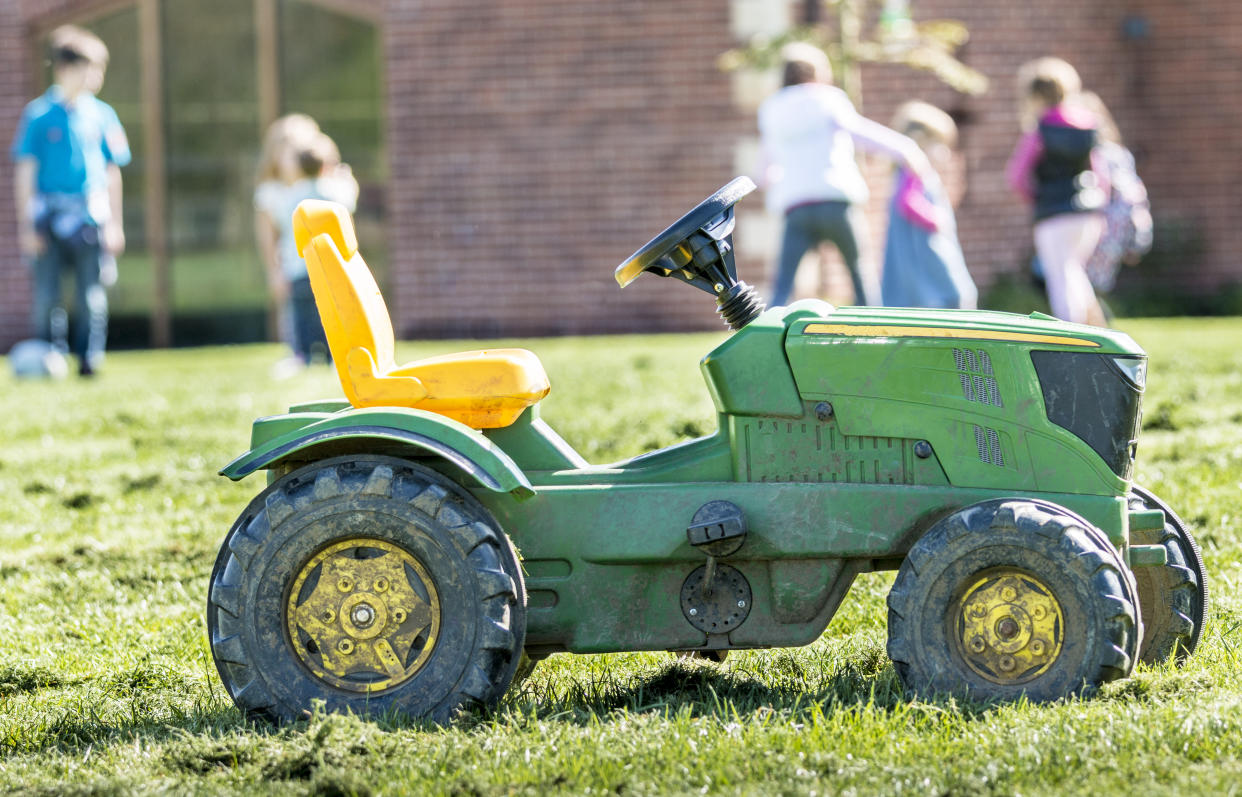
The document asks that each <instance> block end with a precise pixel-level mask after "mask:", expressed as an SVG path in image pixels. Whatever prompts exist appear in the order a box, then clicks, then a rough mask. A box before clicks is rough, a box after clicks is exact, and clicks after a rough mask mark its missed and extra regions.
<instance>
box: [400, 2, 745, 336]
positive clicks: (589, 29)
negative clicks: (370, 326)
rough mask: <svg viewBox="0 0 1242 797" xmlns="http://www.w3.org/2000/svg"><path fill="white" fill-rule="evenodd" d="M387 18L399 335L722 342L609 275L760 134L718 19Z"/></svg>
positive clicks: (670, 296) (692, 303)
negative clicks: (648, 335)
mask: <svg viewBox="0 0 1242 797" xmlns="http://www.w3.org/2000/svg"><path fill="white" fill-rule="evenodd" d="M387 8H388V18H387V22H386V25H385V31H386V32H387V41H386V46H387V48H388V59H389V72H388V85H389V95H390V98H391V105H390V114H391V115H390V118H389V134H388V141H389V151H390V153H391V162H392V182H391V186H390V189H389V197H390V204H389V218H390V224H391V228H390V233H389V234H390V241H391V253H392V254H391V258H392V272H393V280H392V283H393V285H394V287H395V295H394V296H393V297H392V301H391V304H393V305H395V307H396V315H397V317H398V321H397V327H398V330H399V334H404V335H411V336H417V335H422V334H444V333H453V334H461V333H468V334H482V335H489V334H497V333H504V334H530V333H533V334H539V333H579V332H604V331H621V330H627V331H628V330H646V329H657V328H658V329H683V328H690V327H697V328H701V327H703V326H708V327H711V326H712V325H713V324H715V323H718V322H716V321H714V320H713V319H714V315H713V312H714V302H713V301H712V299H711V298H710V297H708V296H707V295H705V294H699V293H697V292H696V291H693V289H690V288H688V287H687V286H684V285H672V284H669V283H668V282H666V281H663V280H659V279H656V278H644V279H640V280H639V281H638V282H636V283H635V284H634V285H632V286H631V287H629V288H627V289H626V291H625V293H624V294H623V293H621V292H619V290H618V288H617V285H616V282H614V281H613V277H612V272H613V269H614V268H615V267H616V266H617V264H618V263H620V262H621V261H622V260H623V259H624V258H625V257H626V256H628V255H629V254H630V253H631V252H632V251H633V250H635V249H637V248H638V247H639V246H640V245H642V244H643V243H645V242H646V241H647V239H648V238H650V237H651V236H653V235H654V234H655V233H657V232H659V231H660V230H661V229H662V228H663V227H664V226H666V225H667V224H669V223H671V222H672V221H674V220H676V219H677V217H678V216H680V215H681V214H682V213H684V212H685V211H687V210H689V209H690V208H691V207H693V205H694V204H695V203H697V202H698V201H699V200H701V199H703V198H704V197H705V196H707V195H708V194H709V193H711V192H712V191H713V190H715V189H716V188H718V187H719V186H721V185H723V184H724V183H725V182H727V181H728V180H729V179H730V178H731V177H733V174H732V169H733V166H732V164H733V146H734V142H735V141H736V139H737V137H738V136H739V135H742V134H744V133H746V132H747V131H748V130H749V128H750V126H751V124H752V122H751V120H750V119H749V118H748V117H743V116H742V115H741V114H740V113H738V112H737V111H736V110H735V109H734V106H733V103H732V99H731V89H730V84H729V81H728V79H727V78H726V77H725V76H724V75H722V74H720V73H719V72H718V71H717V69H716V67H715V59H716V56H717V55H719V54H720V53H721V52H722V51H723V50H725V49H727V48H728V47H729V46H731V44H732V42H731V40H730V38H729V33H728V31H729V19H728V4H727V3H724V2H719V1H718V0H707V1H705V2H693V3H691V2H677V3H653V2H633V0H627V1H626V2H607V3H582V2H578V0H544V1H543V2H530V0H501V1H500V2H495V1H493V0H423V1H422V2H401V1H396V2H390V3H389V4H388V7H387ZM692 294H693V295H692Z"/></svg>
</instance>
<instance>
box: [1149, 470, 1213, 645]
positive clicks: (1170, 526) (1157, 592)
mask: <svg viewBox="0 0 1242 797" xmlns="http://www.w3.org/2000/svg"><path fill="white" fill-rule="evenodd" d="M1130 508H1131V509H1159V510H1161V511H1162V512H1164V528H1163V529H1161V530H1159V531H1147V532H1131V533H1130V542H1131V543H1133V544H1135V545H1163V546H1164V549H1165V552H1166V554H1167V556H1168V563H1167V564H1165V565H1164V566H1163V567H1139V568H1135V570H1134V578H1135V582H1136V584H1137V587H1138V599H1139V608H1140V610H1141V612H1142V616H1143V639H1142V642H1140V643H1139V661H1141V662H1143V663H1144V664H1161V663H1163V662H1166V661H1168V660H1169V659H1172V660H1173V662H1174V663H1175V664H1177V665H1179V666H1180V665H1181V664H1184V663H1185V661H1186V659H1187V658H1188V657H1189V656H1190V654H1192V653H1194V652H1195V648H1196V647H1198V645H1199V636H1200V635H1201V634H1202V633H1203V621H1204V620H1205V619H1206V617H1207V612H1208V584H1207V571H1206V569H1204V567H1203V554H1202V552H1201V551H1200V550H1199V544H1198V543H1197V542H1195V538H1194V537H1193V536H1191V534H1190V531H1189V530H1188V529H1187V528H1186V524H1185V523H1183V522H1182V519H1181V518H1179V517H1178V516H1177V513H1175V512H1174V511H1173V510H1172V509H1171V508H1170V507H1169V505H1168V504H1166V503H1165V502H1164V501H1161V500H1160V499H1159V498H1157V497H1156V496H1155V495H1153V494H1152V493H1151V492H1150V491H1148V490H1145V489H1144V488H1142V487H1139V486H1138V485H1137V484H1136V485H1134V486H1133V487H1132V488H1131V497H1130Z"/></svg>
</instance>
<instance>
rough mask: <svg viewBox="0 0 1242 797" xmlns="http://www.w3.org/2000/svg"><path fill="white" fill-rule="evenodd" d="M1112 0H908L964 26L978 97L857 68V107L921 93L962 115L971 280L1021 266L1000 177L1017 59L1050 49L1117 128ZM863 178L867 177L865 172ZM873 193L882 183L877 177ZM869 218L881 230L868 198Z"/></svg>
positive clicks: (1121, 116)
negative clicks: (981, 80) (1109, 112)
mask: <svg viewBox="0 0 1242 797" xmlns="http://www.w3.org/2000/svg"><path fill="white" fill-rule="evenodd" d="M1121 5H1122V4H1120V3H1113V2H1097V3H1072V2H1057V3H1039V4H1027V3H1017V2H1006V3H976V2H970V0H918V2H916V3H914V9H915V13H916V18H918V19H936V18H949V19H959V20H962V21H963V22H965V23H966V25H967V27H968V28H969V30H970V41H969V42H968V43H967V45H966V46H965V48H964V49H963V50H962V51H961V53H960V55H961V57H962V60H964V61H965V62H966V63H967V64H969V65H970V66H972V67H974V68H975V69H978V70H980V71H981V72H983V73H984V74H985V75H987V76H988V78H989V80H990V86H989V90H988V92H987V93H986V94H985V95H983V96H981V97H968V96H965V95H961V94H958V93H957V92H955V91H953V90H952V89H950V88H948V87H946V86H944V85H943V84H941V83H939V82H938V81H937V80H936V79H935V78H933V77H932V76H930V75H927V74H923V73H918V72H914V71H912V70H910V69H906V68H899V67H888V66H885V67H879V66H875V67H867V68H866V69H865V70H864V73H863V92H864V98H863V107H862V110H863V112H864V113H865V114H866V115H868V116H870V117H872V118H874V119H876V120H878V121H881V122H885V123H887V122H888V121H889V120H890V119H891V118H892V114H893V111H894V110H895V109H896V107H897V105H899V104H900V103H901V102H903V101H905V100H907V99H915V98H918V99H925V100H927V101H928V102H932V103H934V104H936V105H938V106H939V107H941V108H944V109H945V110H948V111H951V112H957V113H959V114H964V115H965V116H966V118H967V122H966V124H964V125H963V126H962V128H961V130H960V137H961V140H960V142H959V144H960V149H961V153H962V155H963V156H964V161H965V163H964V167H965V180H966V186H965V193H964V194H963V196H962V203H961V205H960V206H959V207H958V209H957V221H958V227H959V235H960V238H961V241H962V247H963V250H964V252H965V255H966V262H967V264H968V266H969V268H970V270H971V273H972V274H973V275H974V277H975V280H976V281H977V282H978V283H980V285H981V286H982V285H987V284H990V283H991V282H993V281H994V279H995V278H996V277H997V276H998V275H1000V274H1003V273H1007V272H1012V271H1015V270H1016V269H1020V268H1024V267H1025V264H1026V259H1027V257H1028V255H1029V250H1030V249H1032V248H1033V247H1032V245H1031V243H1030V241H1031V232H1030V220H1029V215H1028V211H1027V209H1026V207H1025V205H1023V204H1022V203H1021V202H1020V201H1019V200H1018V199H1017V198H1016V197H1015V196H1014V195H1013V194H1012V193H1011V192H1010V191H1009V189H1008V187H1007V186H1006V184H1005V179H1004V170H1005V164H1006V162H1007V160H1008V159H1009V155H1010V154H1011V152H1012V151H1013V147H1014V144H1015V142H1016V140H1017V138H1018V134H1019V127H1018V116H1017V112H1018V91H1017V86H1016V79H1017V71H1018V68H1019V67H1020V66H1021V65H1022V64H1023V63H1024V62H1026V61H1028V60H1030V59H1032V58H1038V57H1040V56H1044V55H1055V56H1058V57H1061V58H1064V59H1066V60H1068V61H1069V62H1070V63H1072V64H1074V65H1075V66H1076V67H1077V68H1078V70H1079V72H1080V74H1081V75H1082V79H1083V85H1084V86H1085V87H1086V88H1089V89H1091V90H1093V91H1095V92H1097V93H1098V94H1099V95H1100V96H1101V98H1102V99H1103V100H1104V101H1105V103H1107V104H1108V105H1109V107H1110V108H1112V109H1114V112H1116V113H1117V115H1118V124H1119V125H1121V126H1122V128H1123V130H1125V131H1127V132H1128V131H1129V129H1130V128H1131V127H1132V125H1131V124H1129V123H1130V122H1131V117H1132V114H1128V113H1126V111H1127V110H1128V107H1127V97H1126V91H1125V89H1126V86H1125V83H1124V77H1125V68H1126V66H1127V63H1126V58H1125V53H1124V52H1123V50H1122V44H1121V36H1120V32H1121V21H1122V18H1123V16H1124V13H1123V10H1122V9H1121V8H1120V6H1121ZM872 182H873V185H875V181H874V180H873V181H872ZM877 187H878V191H877V192H876V193H878V194H880V195H881V196H880V197H879V198H880V199H882V198H883V196H884V195H885V194H886V192H887V189H888V186H887V184H886V183H882V184H879V185H878V186H877ZM872 209H873V218H877V226H878V227H879V229H880V230H882V229H883V223H884V222H883V220H882V218H881V217H882V216H883V207H882V205H881V204H880V202H878V201H873V203H872Z"/></svg>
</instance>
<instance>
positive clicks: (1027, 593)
mask: <svg viewBox="0 0 1242 797" xmlns="http://www.w3.org/2000/svg"><path fill="white" fill-rule="evenodd" d="M953 616H955V617H956V618H957V633H956V635H955V636H956V639H957V642H958V644H959V646H960V651H959V652H960V653H961V655H962V658H963V659H965V661H966V663H967V664H968V665H970V668H971V669H972V670H974V671H975V672H977V673H978V674H979V675H982V676H983V677H984V678H986V679H988V680H989V681H992V682H993V683H998V684H1005V685H1009V684H1021V683H1025V682H1027V681H1030V680H1031V679H1033V678H1035V677H1037V676H1038V675H1040V674H1041V673H1043V672H1044V671H1046V670H1047V669H1048V668H1049V667H1050V666H1052V663H1053V662H1054V661H1056V659H1057V656H1059V655H1060V653H1061V645H1062V642H1063V641H1064V639H1065V621H1064V617H1063V616H1062V613H1061V604H1060V603H1059V602H1058V601H1057V599H1056V597H1055V596H1054V595H1053V594H1052V591H1051V590H1050V589H1048V587H1047V586H1045V585H1044V583H1043V582H1041V581H1040V580H1039V579H1038V578H1036V577H1035V576H1032V575H1030V574H1028V573H1023V572H1020V571H1017V570H994V571H992V572H990V573H988V574H985V575H984V576H983V577H981V578H979V580H977V581H976V582H975V583H974V584H972V585H971V587H970V588H969V589H967V590H966V592H965V593H964V594H963V595H962V597H961V599H960V600H959V601H958V605H957V610H956V611H955V612H954V614H953Z"/></svg>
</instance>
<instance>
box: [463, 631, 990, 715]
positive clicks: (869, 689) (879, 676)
mask: <svg viewBox="0 0 1242 797" xmlns="http://www.w3.org/2000/svg"><path fill="white" fill-rule="evenodd" d="M911 700H912V697H911V696H910V695H909V694H908V693H906V692H905V691H904V689H903V688H902V686H901V683H900V681H899V680H898V678H897V674H896V672H895V671H894V670H893V668H892V665H891V664H890V663H889V661H888V657H887V656H885V655H884V654H883V651H881V650H879V649H864V650H862V651H859V652H857V653H856V654H855V655H851V656H849V657H845V658H832V657H829V656H820V657H815V658H813V659H810V660H808V659H807V658H805V657H799V656H795V655H793V654H791V653H786V652H769V653H764V654H762V655H759V656H753V655H752V656H748V657H745V658H744V659H741V660H739V661H730V662H729V663H728V664H726V665H723V666H721V665H714V664H709V663H700V662H694V661H685V660H674V661H672V662H669V663H668V664H665V665H663V666H661V667H660V668H659V669H658V670H656V671H654V672H650V671H648V672H645V673H639V674H633V673H628V674H627V673H625V672H622V671H620V670H619V669H617V668H614V667H610V666H608V665H605V666H603V667H600V668H597V669H594V670H592V671H590V672H589V673H581V674H575V675H573V676H571V677H568V678H550V677H540V676H539V675H536V676H535V677H532V678H531V679H530V680H529V681H527V682H526V683H524V684H522V685H521V686H520V687H519V688H517V689H514V690H513V691H512V692H511V693H510V695H509V696H508V697H506V699H505V701H504V702H503V703H502V704H501V706H500V711H501V712H503V711H505V710H511V711H516V712H519V713H523V714H527V715H534V716H536V717H540V718H555V719H558V720H563V721H567V722H575V723H592V722H601V721H603V722H607V721H609V718H610V717H615V716H618V715H625V714H645V713H653V712H654V713H676V714H688V715H689V716H691V717H713V718H716V719H719V720H722V721H730V720H733V719H735V718H737V717H739V716H748V715H752V714H755V713H760V714H762V713H767V712H772V713H775V714H779V715H786V716H787V715H792V714H797V713H799V712H801V711H804V710H806V709H808V708H809V707H810V706H812V705H817V706H819V707H820V708H822V709H829V710H852V709H854V708H857V707H861V706H868V707H870V708H871V709H873V710H877V709H878V710H880V711H890V710H892V709H894V708H895V707H897V706H904V705H907V704H908V703H909V702H910V701H911ZM958 708H959V710H962V711H964V712H966V713H970V714H974V713H979V712H981V711H985V710H988V709H989V708H990V707H988V706H983V705H981V706H978V707H962V706H960V705H959V707H958ZM474 717H475V719H476V720H478V721H486V720H487V719H488V717H487V716H485V715H483V714H477V715H474Z"/></svg>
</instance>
